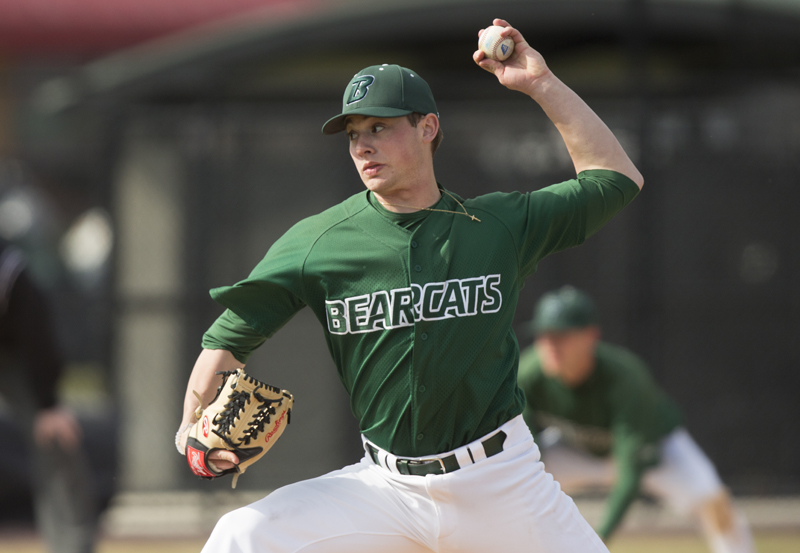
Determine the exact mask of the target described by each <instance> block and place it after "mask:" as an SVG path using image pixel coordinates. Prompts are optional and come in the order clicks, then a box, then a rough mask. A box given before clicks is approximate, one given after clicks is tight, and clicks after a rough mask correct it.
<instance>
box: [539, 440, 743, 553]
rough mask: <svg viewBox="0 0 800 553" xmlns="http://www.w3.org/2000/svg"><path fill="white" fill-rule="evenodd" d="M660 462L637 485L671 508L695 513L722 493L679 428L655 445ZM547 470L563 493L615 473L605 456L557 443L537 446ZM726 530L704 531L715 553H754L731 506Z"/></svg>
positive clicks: (604, 481) (611, 478) (601, 483)
mask: <svg viewBox="0 0 800 553" xmlns="http://www.w3.org/2000/svg"><path fill="white" fill-rule="evenodd" d="M660 454H661V461H660V463H659V464H658V465H657V466H655V467H653V468H651V469H649V470H647V471H646V472H645V474H644V476H643V477H642V484H641V488H642V491H644V492H645V493H647V494H650V495H652V496H654V497H656V498H658V499H659V500H660V501H663V502H664V503H665V504H666V505H667V506H669V507H670V508H672V509H673V510H674V511H675V512H677V513H679V514H682V515H689V514H692V515H699V511H700V509H701V507H702V506H703V504H705V503H706V502H709V501H712V500H714V499H715V498H719V497H721V496H724V495H725V494H726V490H725V487H724V485H723V484H722V481H721V480H720V477H719V475H718V474H717V470H716V468H715V467H714V464H713V463H712V462H711V460H710V459H709V458H708V457H707V456H706V454H705V453H703V450H702V449H700V447H699V446H698V445H697V443H696V442H695V441H694V440H693V439H692V437H691V436H690V435H689V433H688V432H687V431H686V429H684V428H677V429H676V430H674V431H673V432H672V433H671V434H669V435H668V436H666V437H665V438H664V439H663V440H662V441H661V444H660ZM542 460H543V461H544V464H545V466H546V470H547V472H549V473H550V474H552V475H553V477H554V478H555V479H556V481H558V482H559V483H560V484H561V486H562V488H563V489H564V491H565V492H566V493H568V494H575V493H578V492H580V491H583V490H587V489H592V488H611V487H612V486H613V485H614V482H615V480H616V477H617V473H616V467H615V465H614V461H613V459H612V458H611V457H596V456H594V455H591V454H589V453H584V452H582V451H579V450H577V449H574V448H572V447H569V446H567V445H563V444H561V443H557V444H555V445H553V446H550V447H545V448H543V450H542ZM732 516H733V521H732V523H733V524H732V527H731V529H730V531H729V532H726V533H724V534H719V533H717V534H716V535H707V539H708V540H709V544H710V546H711V548H712V550H713V551H714V552H715V553H750V552H752V551H754V547H753V541H752V536H751V534H750V529H749V525H748V523H747V521H746V519H745V518H744V516H742V515H741V513H739V512H738V511H737V510H736V509H733V512H732Z"/></svg>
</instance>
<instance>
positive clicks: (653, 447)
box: [598, 354, 660, 539]
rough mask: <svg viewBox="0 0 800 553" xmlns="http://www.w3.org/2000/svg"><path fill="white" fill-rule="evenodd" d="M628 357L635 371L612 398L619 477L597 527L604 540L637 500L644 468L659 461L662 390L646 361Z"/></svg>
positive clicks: (613, 433)
mask: <svg viewBox="0 0 800 553" xmlns="http://www.w3.org/2000/svg"><path fill="white" fill-rule="evenodd" d="M625 358H627V359H626V360H625V363H627V364H628V365H629V366H630V367H631V368H632V370H631V371H630V372H628V373H627V374H626V375H625V378H622V379H620V380H621V382H620V383H619V384H618V386H617V387H615V388H614V391H613V393H612V394H611V397H610V398H609V405H610V407H611V409H612V413H613V414H612V418H611V433H612V436H613V446H612V456H613V457H614V462H615V465H616V470H617V479H616V483H615V484H614V487H613V488H612V490H611V493H610V494H609V497H608V501H607V504H606V513H605V517H604V520H603V523H602V524H601V526H600V527H599V528H598V534H599V535H600V536H601V537H603V538H604V539H607V538H608V537H610V536H611V534H612V533H613V532H614V530H615V529H616V528H617V526H618V525H619V523H620V522H621V521H622V518H623V516H624V514H625V512H626V511H627V510H628V508H629V507H630V505H631V503H632V502H633V500H634V499H636V496H637V495H638V493H639V486H640V483H641V479H642V475H643V474H644V471H645V470H646V469H648V468H650V467H652V466H654V465H656V464H657V463H658V461H659V456H658V443H657V438H658V433H656V432H655V429H657V428H658V427H659V417H660V413H659V411H658V405H659V392H658V390H657V388H656V386H655V383H654V382H653V381H652V379H651V378H650V377H649V374H648V373H647V372H646V371H647V369H646V367H645V366H644V362H642V361H640V360H639V359H638V358H636V357H634V356H633V355H632V354H631V355H627V356H625V357H621V358H620V359H625Z"/></svg>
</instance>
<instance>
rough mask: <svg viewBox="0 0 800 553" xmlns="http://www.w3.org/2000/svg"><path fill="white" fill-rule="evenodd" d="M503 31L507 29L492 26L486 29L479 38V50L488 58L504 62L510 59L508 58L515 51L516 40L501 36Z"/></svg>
mask: <svg viewBox="0 0 800 553" xmlns="http://www.w3.org/2000/svg"><path fill="white" fill-rule="evenodd" d="M503 29H505V27H499V26H497V25H492V26H491V27H486V28H485V29H484V30H483V32H482V33H481V36H480V37H478V48H479V49H480V50H481V51H482V52H483V53H484V54H486V57H487V58H489V59H493V60H497V61H503V60H505V59H508V56H510V55H511V53H512V52H513V51H514V39H512V38H510V37H506V38H503V37H501V36H500V32H501V31H502V30H503Z"/></svg>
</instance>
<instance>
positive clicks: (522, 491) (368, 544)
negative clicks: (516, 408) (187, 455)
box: [203, 416, 608, 553]
mask: <svg viewBox="0 0 800 553" xmlns="http://www.w3.org/2000/svg"><path fill="white" fill-rule="evenodd" d="M499 430H502V431H504V432H505V433H506V434H507V438H506V440H505V443H504V449H503V451H501V452H500V453H498V454H496V455H494V456H492V457H488V458H487V457H486V456H485V454H483V449H482V446H481V445H480V442H481V441H483V440H485V439H486V438H487V437H489V436H491V435H493V434H494V433H496V431H495V432H492V433H490V434H488V435H487V436H485V437H483V438H481V440H477V441H475V442H473V443H471V444H468V445H467V446H465V447H462V448H459V449H458V450H456V451H454V452H448V453H444V454H442V455H441V456H446V455H449V454H450V453H455V454H456V455H457V458H458V460H459V464H460V465H461V466H462V467H463V468H460V469H459V470H456V471H453V472H451V473H447V474H442V475H433V474H428V475H425V476H413V475H403V474H396V473H394V472H392V471H390V470H387V469H386V468H384V467H383V466H382V465H376V464H375V463H374V462H373V461H372V459H371V457H368V456H365V457H364V458H363V459H362V460H361V462H359V463H357V464H355V465H351V466H348V467H345V468H344V469H342V470H338V471H335V472H331V473H329V474H326V475H324V476H320V477H318V478H313V479H310V480H305V481H302V482H297V483H295V484H291V485H288V486H285V487H283V488H280V489H278V490H276V491H275V492H273V493H271V494H270V495H268V496H267V497H265V498H264V499H261V500H259V501H257V502H255V503H253V504H251V505H248V506H246V507H243V508H241V509H237V510H235V511H232V512H230V513H228V514H226V515H224V516H223V517H222V518H221V519H220V520H219V522H218V523H217V525H216V527H215V528H214V531H213V532H212V534H211V537H210V538H209V539H208V542H207V543H206V546H205V548H204V549H203V552H204V553H299V552H303V553H317V552H325V553H337V552H340V553H374V552H375V551H381V553H430V552H436V553H449V552H456V551H458V552H460V553H470V552H474V553H486V552H487V551H498V552H503V553H522V552H525V553H529V552H531V551H535V552H536V553H591V552H605V553H607V552H608V549H607V548H606V547H605V545H604V544H603V542H602V541H601V540H600V538H599V537H598V536H597V534H596V533H595V532H594V530H593V529H592V528H591V527H590V526H589V524H588V523H587V522H586V521H585V520H584V519H583V517H582V516H581V515H580V513H579V512H578V509H577V508H576V507H575V504H574V503H573V502H572V500H571V499H570V498H569V497H568V496H567V495H565V494H564V493H563V492H562V491H561V489H560V487H559V485H558V484H557V483H556V482H555V481H554V480H553V478H552V476H550V475H549V474H547V473H546V472H545V471H544V466H543V465H542V463H541V462H540V461H539V450H538V448H537V447H536V445H535V444H534V442H533V438H532V437H531V434H530V431H529V430H528V427H527V426H526V425H525V423H524V421H523V420H522V417H521V416H519V417H516V418H514V419H512V420H511V421H509V422H507V423H506V424H504V425H502V426H501V427H500V428H499ZM467 448H469V450H470V451H471V452H472V457H473V458H474V463H473V462H472V459H470V455H469V453H467ZM383 455H385V452H383ZM379 457H380V458H383V457H382V456H379Z"/></svg>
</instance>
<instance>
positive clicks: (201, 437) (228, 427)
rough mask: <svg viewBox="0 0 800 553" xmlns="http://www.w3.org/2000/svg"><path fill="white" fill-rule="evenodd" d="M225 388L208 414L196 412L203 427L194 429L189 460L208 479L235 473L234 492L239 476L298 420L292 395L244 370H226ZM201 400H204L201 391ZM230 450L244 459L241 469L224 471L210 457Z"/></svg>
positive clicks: (191, 432)
mask: <svg viewBox="0 0 800 553" xmlns="http://www.w3.org/2000/svg"><path fill="white" fill-rule="evenodd" d="M217 374H221V375H222V385H220V387H219V388H217V395H216V396H215V397H214V399H213V400H211V403H209V404H208V406H207V407H206V408H205V409H203V408H202V405H203V403H202V401H201V402H200V406H199V407H198V408H197V411H196V412H195V418H196V419H197V424H195V425H194V426H192V427H191V428H190V429H189V435H188V438H187V441H186V460H187V461H188V462H189V467H191V469H192V472H194V473H195V474H196V475H198V476H200V477H202V478H205V479H211V478H217V477H219V476H223V475H225V474H228V473H233V482H232V486H231V487H233V488H235V487H236V481H237V480H238V479H239V475H240V474H242V473H244V471H245V470H247V467H249V466H250V465H252V464H253V463H255V462H256V461H258V460H259V459H261V457H262V456H263V455H264V454H265V453H266V452H267V451H268V450H269V449H270V448H271V447H272V446H273V445H275V442H277V441H278V438H280V437H281V434H283V431H284V429H285V428H286V425H287V424H289V421H290V418H291V415H292V404H293V403H294V397H293V396H292V394H291V393H289V392H288V391H286V390H281V389H280V388H276V387H274V386H269V385H267V384H264V383H263V382H259V381H258V380H256V379H255V378H253V377H252V376H249V375H247V374H245V372H244V369H241V368H239V369H236V370H235V371H220V372H218V373H217ZM195 395H196V396H197V397H198V399H200V398H199V396H198V394H197V392H195ZM219 449H226V450H228V451H232V452H234V453H235V454H236V456H237V457H238V458H239V464H238V465H236V467H235V468H231V469H227V470H219V469H218V468H217V467H215V466H214V464H213V462H209V459H208V455H209V454H210V453H211V452H212V451H216V450H219Z"/></svg>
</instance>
